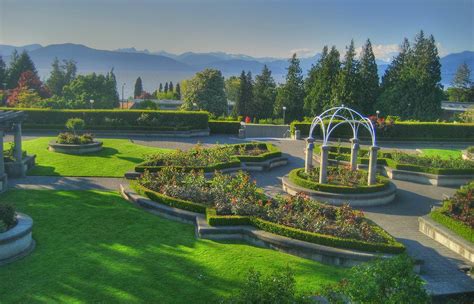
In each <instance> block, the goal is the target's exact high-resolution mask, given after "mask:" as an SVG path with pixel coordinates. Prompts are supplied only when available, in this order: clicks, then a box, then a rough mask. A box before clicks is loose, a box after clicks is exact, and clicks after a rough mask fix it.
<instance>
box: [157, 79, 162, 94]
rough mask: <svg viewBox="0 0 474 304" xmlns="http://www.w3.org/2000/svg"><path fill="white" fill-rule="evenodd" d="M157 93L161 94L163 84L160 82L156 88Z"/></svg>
mask: <svg viewBox="0 0 474 304" xmlns="http://www.w3.org/2000/svg"><path fill="white" fill-rule="evenodd" d="M158 92H160V93H161V92H163V84H162V83H161V82H160V87H159V88H158Z"/></svg>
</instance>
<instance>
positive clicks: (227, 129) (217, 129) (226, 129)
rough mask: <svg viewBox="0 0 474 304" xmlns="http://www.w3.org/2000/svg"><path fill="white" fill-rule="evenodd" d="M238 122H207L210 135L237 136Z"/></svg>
mask: <svg viewBox="0 0 474 304" xmlns="http://www.w3.org/2000/svg"><path fill="white" fill-rule="evenodd" d="M239 129H240V121H220V120H209V131H210V132H211V134H233V135H237V134H239Z"/></svg>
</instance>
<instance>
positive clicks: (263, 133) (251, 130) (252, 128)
mask: <svg viewBox="0 0 474 304" xmlns="http://www.w3.org/2000/svg"><path fill="white" fill-rule="evenodd" d="M242 128H243V129H244V130H245V137H246V138H265V137H268V138H289V137H290V126H289V125H257V124H245V123H242Z"/></svg>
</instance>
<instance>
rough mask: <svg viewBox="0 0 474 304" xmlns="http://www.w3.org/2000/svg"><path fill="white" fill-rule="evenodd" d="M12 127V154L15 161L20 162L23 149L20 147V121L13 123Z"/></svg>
mask: <svg viewBox="0 0 474 304" xmlns="http://www.w3.org/2000/svg"><path fill="white" fill-rule="evenodd" d="M14 129H15V130H14V131H15V135H14V140H15V150H14V151H13V156H14V157H15V161H16V162H17V163H21V160H22V157H23V151H22V147H21V122H17V123H15V125H14Z"/></svg>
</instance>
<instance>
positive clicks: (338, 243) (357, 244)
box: [135, 185, 405, 254]
mask: <svg viewBox="0 0 474 304" xmlns="http://www.w3.org/2000/svg"><path fill="white" fill-rule="evenodd" d="M135 188H136V190H137V191H138V192H139V193H141V194H144V195H146V196H147V197H148V198H150V199H151V200H152V201H155V202H157V203H160V204H164V205H166V206H170V207H174V208H179V209H183V210H187V211H192V212H196V213H202V214H206V218H207V222H208V223H209V225H211V226H234V225H251V226H254V227H256V228H258V229H261V230H264V231H267V232H270V233H274V234H277V235H281V236H286V237H289V238H293V239H297V240H301V241H305V242H310V243H314V244H320V245H325V246H330V247H336V248H342V249H353V250H361V251H369V252H380V253H393V254H397V253H402V252H404V251H405V247H404V246H403V245H402V244H401V243H399V242H397V241H396V240H395V239H394V238H393V237H392V236H391V235H390V234H388V233H387V232H386V231H385V230H383V229H382V228H380V227H378V226H377V225H375V224H374V223H373V222H371V221H370V220H368V219H367V221H368V222H369V223H370V224H371V225H372V227H373V228H374V229H375V230H376V231H377V233H378V234H379V235H381V236H382V237H383V238H384V239H386V240H387V243H369V242H364V241H359V240H353V239H344V238H339V237H335V236H330V235H324V234H319V233H314V232H308V231H304V230H300V229H296V228H292V227H288V226H284V225H280V224H276V223H273V222H269V221H265V220H263V219H260V218H257V217H251V216H236V215H225V216H222V215H217V214H216V210H215V209H214V208H206V206H204V205H202V204H198V203H194V202H191V201H185V200H181V199H177V198H173V197H169V196H166V195H164V194H161V193H158V192H155V191H152V190H149V189H146V188H144V187H141V186H138V185H135Z"/></svg>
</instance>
